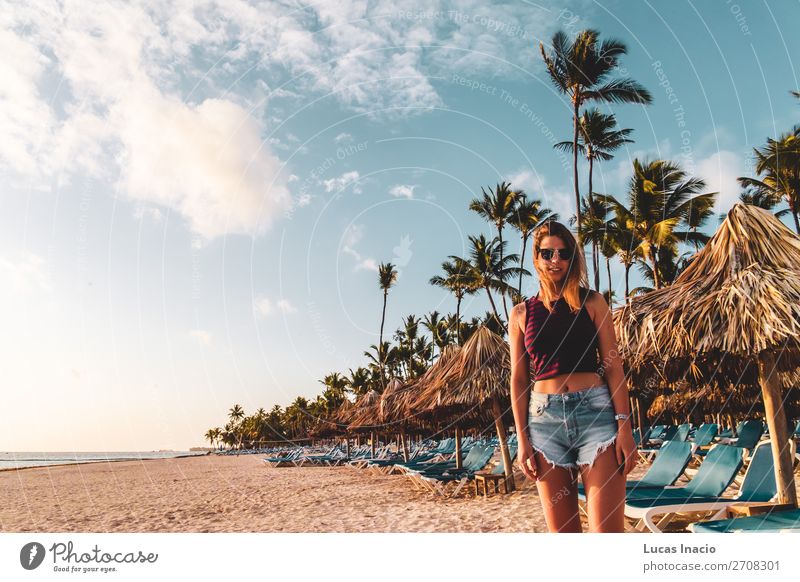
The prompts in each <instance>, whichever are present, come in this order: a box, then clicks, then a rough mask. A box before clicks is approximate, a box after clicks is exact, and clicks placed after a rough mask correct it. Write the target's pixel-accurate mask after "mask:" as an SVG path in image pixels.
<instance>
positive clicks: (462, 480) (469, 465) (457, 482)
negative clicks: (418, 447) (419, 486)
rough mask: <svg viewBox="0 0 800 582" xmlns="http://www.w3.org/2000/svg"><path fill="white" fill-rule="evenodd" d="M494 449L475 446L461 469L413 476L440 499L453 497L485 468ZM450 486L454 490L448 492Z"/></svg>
mask: <svg viewBox="0 0 800 582" xmlns="http://www.w3.org/2000/svg"><path fill="white" fill-rule="evenodd" d="M495 448H496V447H494V446H492V445H475V446H474V447H473V448H472V450H471V451H470V454H469V455H467V458H466V459H464V465H463V467H462V468H461V469H456V468H455V467H452V468H450V469H447V470H445V471H444V472H441V473H440V472H438V470H434V471H426V472H423V473H419V474H417V475H415V477H416V478H419V479H420V480H421V482H422V483H424V484H425V485H426V486H427V487H428V488H430V490H431V491H433V492H434V493H438V494H439V495H441V496H442V497H447V496H448V495H449V496H452V497H455V496H456V495H458V493H459V492H460V491H461V489H462V488H463V487H464V485H466V484H467V483H468V482H469V481H471V480H472V479H474V478H475V473H477V472H478V471H480V470H481V469H483V468H484V467H485V466H486V464H487V463H488V462H489V460H490V459H491V458H492V456H493V455H494V451H495ZM473 451H476V452H475V454H473ZM467 461H469V462H467ZM451 484H452V485H454V488H453V489H452V490H449V489H448V486H449V485H451Z"/></svg>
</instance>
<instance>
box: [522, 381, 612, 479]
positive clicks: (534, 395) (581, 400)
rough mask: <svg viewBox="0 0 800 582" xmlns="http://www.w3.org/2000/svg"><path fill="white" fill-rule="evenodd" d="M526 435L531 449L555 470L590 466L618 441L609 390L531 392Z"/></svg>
mask: <svg viewBox="0 0 800 582" xmlns="http://www.w3.org/2000/svg"><path fill="white" fill-rule="evenodd" d="M528 434H529V437H530V441H531V446H532V447H533V449H534V450H535V451H538V452H540V453H541V454H542V455H544V458H545V459H546V460H547V461H548V462H549V463H550V464H551V465H553V466H554V467H555V466H558V467H570V468H574V469H577V468H578V467H579V466H587V465H589V466H591V465H592V463H594V459H595V457H597V455H598V454H600V453H601V452H603V451H604V450H605V449H606V448H608V447H609V446H610V445H612V444H613V443H614V440H615V439H616V437H617V421H616V420H614V404H613V402H612V401H611V393H610V392H609V390H608V386H607V385H605V384H603V385H602V386H593V387H591V388H585V389H583V390H577V391H575V392H566V393H563V394H545V393H543V392H534V391H531V398H530V406H529V407H528Z"/></svg>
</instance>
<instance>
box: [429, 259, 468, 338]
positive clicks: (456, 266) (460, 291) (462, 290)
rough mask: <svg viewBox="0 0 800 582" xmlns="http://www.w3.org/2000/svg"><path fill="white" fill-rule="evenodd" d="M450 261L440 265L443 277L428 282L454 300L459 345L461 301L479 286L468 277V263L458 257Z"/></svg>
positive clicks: (436, 276)
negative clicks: (444, 291) (452, 296)
mask: <svg viewBox="0 0 800 582" xmlns="http://www.w3.org/2000/svg"><path fill="white" fill-rule="evenodd" d="M450 258H451V259H452V260H451V261H445V262H444V263H442V271H444V273H445V276H444V277H442V276H441V275H434V276H433V277H431V278H430V281H428V282H429V283H430V284H431V285H436V286H437V287H441V288H443V289H447V290H448V291H450V292H451V293H452V294H453V295H455V298H456V323H455V328H456V341H457V343H458V345H461V300H462V299H463V298H464V296H465V295H472V294H473V293H475V292H476V291H477V290H478V289H480V287H479V286H476V285H475V280H474V277H472V276H471V275H470V273H471V271H472V265H470V263H469V261H465V260H464V259H461V258H459V257H450Z"/></svg>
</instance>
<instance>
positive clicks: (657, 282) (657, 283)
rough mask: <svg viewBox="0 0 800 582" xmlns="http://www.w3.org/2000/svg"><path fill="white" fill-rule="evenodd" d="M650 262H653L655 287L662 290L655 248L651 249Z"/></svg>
mask: <svg viewBox="0 0 800 582" xmlns="http://www.w3.org/2000/svg"><path fill="white" fill-rule="evenodd" d="M650 260H651V261H653V285H655V288H656V289H661V277H659V275H658V260H657V259H656V249H655V247H653V246H651V247H650Z"/></svg>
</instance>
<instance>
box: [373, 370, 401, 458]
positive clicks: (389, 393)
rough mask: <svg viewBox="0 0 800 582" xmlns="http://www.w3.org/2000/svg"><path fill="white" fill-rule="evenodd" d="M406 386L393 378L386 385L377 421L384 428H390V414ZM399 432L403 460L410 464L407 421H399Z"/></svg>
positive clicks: (379, 405) (379, 404)
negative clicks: (406, 429)
mask: <svg viewBox="0 0 800 582" xmlns="http://www.w3.org/2000/svg"><path fill="white" fill-rule="evenodd" d="M404 390H406V386H405V385H404V384H403V383H402V382H401V381H400V380H399V379H398V378H392V379H391V380H390V381H389V383H388V384H387V385H386V389H385V390H384V391H383V394H381V399H380V402H379V403H378V416H377V419H378V420H379V421H380V422H381V424H382V425H383V426H388V424H389V423H390V422H391V418H390V417H391V415H390V412H391V410H392V409H393V408H395V407H396V402H397V401H398V400H399V399H400V398H401V397H402V396H403V393H404ZM397 425H398V432H399V433H400V446H401V448H402V450H403V459H404V460H405V461H406V462H408V442H407V441H406V431H405V428H406V427H405V419H398V422H397Z"/></svg>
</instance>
